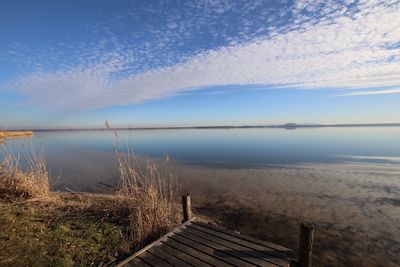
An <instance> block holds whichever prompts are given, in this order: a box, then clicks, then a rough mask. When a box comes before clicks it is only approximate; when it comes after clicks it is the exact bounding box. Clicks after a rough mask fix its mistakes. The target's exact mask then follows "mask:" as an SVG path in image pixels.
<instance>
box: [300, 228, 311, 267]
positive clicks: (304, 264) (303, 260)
mask: <svg viewBox="0 0 400 267" xmlns="http://www.w3.org/2000/svg"><path fill="white" fill-rule="evenodd" d="M313 239H314V226H313V225H312V224H311V223H304V222H303V223H301V224H300V242H299V266H300V267H311V266H312V262H311V258H312V247H313Z"/></svg>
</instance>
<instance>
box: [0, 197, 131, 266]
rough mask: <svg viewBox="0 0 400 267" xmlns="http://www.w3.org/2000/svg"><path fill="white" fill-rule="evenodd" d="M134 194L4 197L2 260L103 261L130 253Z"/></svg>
mask: <svg viewBox="0 0 400 267" xmlns="http://www.w3.org/2000/svg"><path fill="white" fill-rule="evenodd" d="M128 202H129V200H128V199H124V198H121V197H118V196H107V195H92V194H79V195H78V194H68V193H52V194H51V195H50V196H49V197H48V198H43V199H40V200H38V199H37V200H32V199H15V198H14V199H10V198H9V197H6V196H5V195H4V194H3V195H2V196H1V198H0V265H1V266H76V265H78V266H98V265H99V264H101V263H108V262H112V261H113V260H116V259H122V258H124V257H126V256H127V255H128V254H129V253H130V251H131V250H132V249H133V248H132V244H130V243H129V239H128V236H129V232H130V220H129V218H130V217H129V203H128Z"/></svg>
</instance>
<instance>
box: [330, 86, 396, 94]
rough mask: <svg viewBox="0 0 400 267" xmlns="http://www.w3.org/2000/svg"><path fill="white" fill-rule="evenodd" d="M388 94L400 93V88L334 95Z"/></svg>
mask: <svg viewBox="0 0 400 267" xmlns="http://www.w3.org/2000/svg"><path fill="white" fill-rule="evenodd" d="M387 94H400V89H399V88H396V89H387V90H376V91H357V92H351V93H345V94H339V95H333V96H360V95H387Z"/></svg>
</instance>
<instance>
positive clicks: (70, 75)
mask: <svg viewBox="0 0 400 267" xmlns="http://www.w3.org/2000/svg"><path fill="white" fill-rule="evenodd" d="M210 3H211V2H210ZM217 7H218V12H217V13H219V12H221V13H223V12H225V11H226V9H228V7H229V6H226V5H223V6H220V5H217ZM399 9H400V2H399V1H393V2H392V3H389V2H388V1H360V2H359V3H358V6H354V4H353V6H352V7H349V6H346V5H343V4H341V5H340V4H338V3H337V2H336V1H321V3H317V2H314V1H311V2H303V1H298V4H296V6H295V7H294V8H293V12H292V16H293V21H292V22H291V24H290V25H287V26H286V27H284V28H281V29H280V30H279V29H278V28H274V29H273V30H272V32H270V34H269V35H267V36H264V37H258V38H255V39H252V40H251V41H247V42H245V43H240V42H239V44H237V45H231V46H225V47H219V48H215V49H210V50H208V51H205V52H202V53H198V54H197V55H195V56H192V57H189V58H187V59H186V60H185V61H183V62H181V63H178V64H175V65H170V66H166V67H158V68H153V69H150V70H148V71H145V72H142V73H137V72H135V71H130V68H132V64H138V63H137V61H135V60H136V59H135V57H134V56H133V55H134V54H135V53H134V52H135V51H126V50H124V49H125V47H119V48H118V49H116V51H114V53H111V54H108V55H107V56H106V57H105V56H104V55H101V54H99V55H98V56H99V57H100V58H102V60H99V61H96V60H93V61H92V62H91V64H86V63H85V64H83V63H82V64H80V65H79V64H78V65H77V66H75V67H71V68H68V69H67V70H65V69H61V70H58V71H53V72H51V71H38V72H35V73H30V74H26V75H23V76H21V77H19V78H18V79H16V80H14V81H12V82H11V83H10V84H8V86H9V87H11V88H13V89H15V90H17V91H18V92H20V93H21V94H24V95H26V96H28V98H29V99H30V101H32V102H33V103H40V104H48V103H52V104H53V105H54V106H58V107H61V108H70V107H73V108H98V107H106V106H112V105H124V104H135V103H139V102H142V101H146V100H151V99H160V98H165V97H170V96H173V95H176V94H179V93H182V92H185V91H191V90H199V89H202V88H205V87H210V86H221V85H233V84H234V85H255V84H265V85H272V86H285V87H294V88H351V89H357V88H373V87H377V86H382V88H383V89H382V90H375V91H360V92H352V93H349V94H343V95H365V94H378V93H398V92H399V90H398V89H387V88H386V89H385V86H390V87H393V86H400V47H399V46H400V45H399V42H400V19H398V11H399ZM316 14H323V16H316ZM179 25H180V24H179V23H175V22H173V21H171V22H169V25H167V27H168V28H171V29H172V28H179V27H180V26H179ZM172 26H173V27H172ZM191 34H195V33H191ZM243 36H244V37H245V36H246V32H244V33H243ZM164 41H165V40H164ZM164 43H165V42H164ZM167 43H168V42H167ZM233 43H235V42H233ZM129 52H132V53H131V54H130V53H129ZM99 53H102V52H101V50H99ZM148 56H150V55H148ZM154 56H157V55H154ZM94 58H96V57H94ZM135 62H136V63H135ZM139 62H140V61H139Z"/></svg>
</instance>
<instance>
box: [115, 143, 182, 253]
mask: <svg viewBox="0 0 400 267" xmlns="http://www.w3.org/2000/svg"><path fill="white" fill-rule="evenodd" d="M115 151H116V155H117V160H118V168H119V172H120V182H119V186H118V190H117V195H118V196H123V197H126V198H127V199H129V200H130V205H129V209H130V225H131V229H132V235H131V236H130V240H131V242H132V243H133V244H135V248H136V249H138V248H140V247H142V246H143V245H145V244H146V243H149V242H150V241H152V240H154V239H156V238H158V237H160V236H161V235H162V234H165V233H166V232H168V231H169V230H170V229H171V228H172V227H173V226H174V225H176V224H177V223H179V220H180V217H179V215H178V214H180V212H178V211H177V208H176V205H174V203H175V200H176V199H175V198H176V195H177V182H176V177H175V176H174V175H172V174H171V173H170V172H169V171H168V170H167V165H166V164H167V159H166V160H165V161H164V165H163V166H162V165H161V164H157V163H155V162H150V161H147V164H146V166H145V167H144V168H142V167H141V164H140V163H139V162H138V161H137V159H136V157H135V155H134V154H133V153H130V152H128V153H123V152H121V150H120V148H119V147H118V146H117V145H116V149H115Z"/></svg>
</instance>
